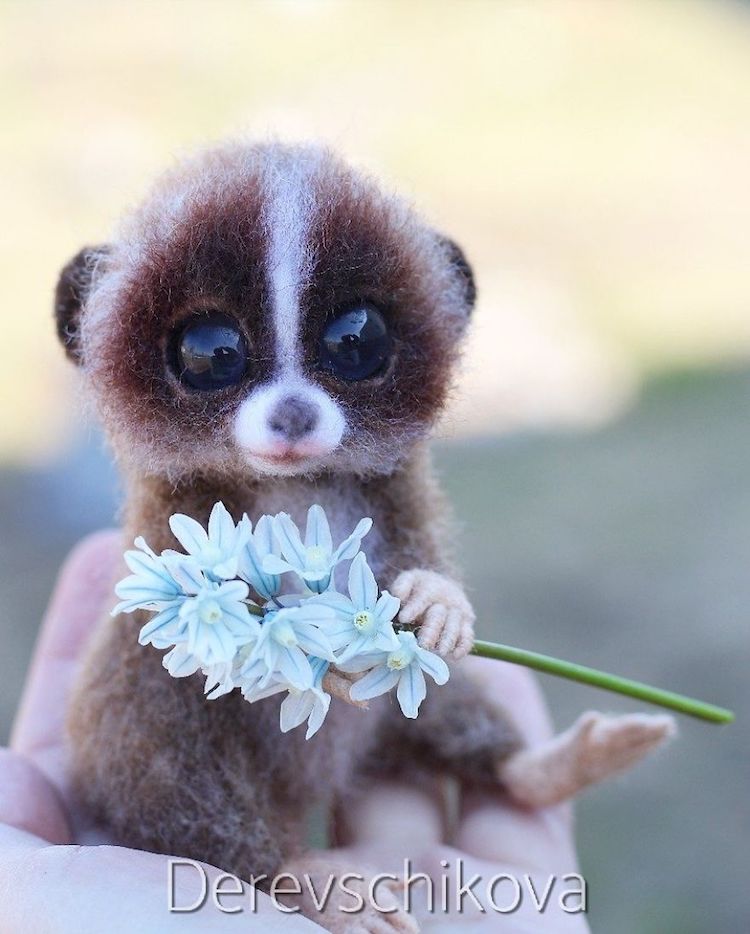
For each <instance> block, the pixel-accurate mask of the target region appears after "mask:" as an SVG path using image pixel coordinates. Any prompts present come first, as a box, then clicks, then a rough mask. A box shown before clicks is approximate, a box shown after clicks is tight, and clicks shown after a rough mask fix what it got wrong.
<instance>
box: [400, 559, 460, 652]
mask: <svg viewBox="0 0 750 934" xmlns="http://www.w3.org/2000/svg"><path fill="white" fill-rule="evenodd" d="M390 590H391V593H392V594H393V595H394V596H395V597H398V599H399V600H400V601H401V609H400V610H399V614H398V620H399V622H400V623H402V624H404V625H407V626H411V625H413V626H415V628H417V630H418V631H417V637H418V639H419V644H420V645H421V646H422V647H423V648H425V649H432V650H434V651H436V652H437V653H438V655H443V656H445V655H451V654H452V655H453V657H454V658H457V659H458V658H463V656H464V655H468V653H469V652H470V651H471V648H472V646H473V645H474V620H475V616H474V611H473V610H472V608H471V604H470V603H469V601H468V600H467V598H466V594H465V593H464V591H463V588H462V587H461V585H460V584H457V583H456V582H455V581H453V580H451V579H450V578H449V577H444V576H443V575H442V574H438V573H436V572H435V571H425V570H421V569H414V570H411V571H403V572H402V573H401V574H399V575H398V577H397V578H396V580H395V581H394V582H393V585H392V587H391V588H390Z"/></svg>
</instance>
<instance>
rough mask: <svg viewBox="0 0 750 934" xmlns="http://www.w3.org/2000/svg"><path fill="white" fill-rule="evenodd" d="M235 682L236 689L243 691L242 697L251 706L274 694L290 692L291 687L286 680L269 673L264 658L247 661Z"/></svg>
mask: <svg viewBox="0 0 750 934" xmlns="http://www.w3.org/2000/svg"><path fill="white" fill-rule="evenodd" d="M234 681H235V685H236V687H238V688H239V689H240V690H241V692H242V696H243V697H244V698H245V700H246V701H248V703H250V704H254V703H255V701H259V700H263V699H264V698H266V697H272V696H273V695H274V694H280V693H281V692H282V691H288V690H289V687H290V684H289V682H288V681H287V680H286V679H285V678H282V677H279V676H278V675H276V676H275V675H274V674H273V672H269V670H268V666H267V665H266V663H265V662H264V661H263V659H262V658H250V659H247V660H246V661H245V662H244V663H243V664H242V666H241V667H240V670H239V672H238V674H237V675H236V676H235V678H234Z"/></svg>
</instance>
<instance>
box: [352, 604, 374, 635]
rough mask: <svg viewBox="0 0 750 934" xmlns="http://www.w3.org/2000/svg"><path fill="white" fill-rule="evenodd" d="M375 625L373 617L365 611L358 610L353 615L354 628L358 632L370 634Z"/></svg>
mask: <svg viewBox="0 0 750 934" xmlns="http://www.w3.org/2000/svg"><path fill="white" fill-rule="evenodd" d="M374 625H375V617H374V616H373V615H372V613H369V612H368V611H367V610H360V611H359V612H358V613H355V614H354V626H355V628H356V629H358V630H359V631H360V632H365V633H368V632H372V629H373V627H374Z"/></svg>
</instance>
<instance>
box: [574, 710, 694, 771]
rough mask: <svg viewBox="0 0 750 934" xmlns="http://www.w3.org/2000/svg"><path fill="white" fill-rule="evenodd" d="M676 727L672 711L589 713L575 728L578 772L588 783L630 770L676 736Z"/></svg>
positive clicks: (575, 753)
mask: <svg viewBox="0 0 750 934" xmlns="http://www.w3.org/2000/svg"><path fill="white" fill-rule="evenodd" d="M675 729H676V728H675V722H674V719H673V718H672V717H670V716H669V715H668V714H642V713H634V714H622V715H620V716H607V715H606V714H601V713H596V712H589V713H585V714H583V715H582V716H581V717H579V718H578V720H577V722H576V723H574V724H573V727H572V728H571V732H572V742H571V746H572V748H573V749H574V751H575V752H574V755H575V758H576V760H577V765H578V771H579V773H580V774H581V777H582V778H583V779H584V780H585V781H587V782H588V781H592V780H593V781H599V780H600V779H601V778H602V777H605V776H607V775H609V774H612V773H615V772H620V771H622V770H624V769H627V768H628V767H629V766H631V765H634V764H635V763H636V762H638V761H639V760H640V759H642V758H643V757H644V756H645V755H646V754H647V753H648V752H650V751H651V750H652V749H654V748H656V747H657V746H659V745H660V744H661V743H662V742H664V740H666V739H669V738H670V737H671V736H674V734H675Z"/></svg>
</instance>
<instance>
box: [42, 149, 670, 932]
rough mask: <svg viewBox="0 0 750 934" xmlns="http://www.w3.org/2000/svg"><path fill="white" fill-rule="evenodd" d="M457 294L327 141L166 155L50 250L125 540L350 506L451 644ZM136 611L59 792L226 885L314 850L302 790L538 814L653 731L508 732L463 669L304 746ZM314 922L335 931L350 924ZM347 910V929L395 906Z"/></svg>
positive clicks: (422, 633) (465, 620)
mask: <svg viewBox="0 0 750 934" xmlns="http://www.w3.org/2000/svg"><path fill="white" fill-rule="evenodd" d="M474 298H475V289H474V282H473V278H472V273H471V270H470V267H469V265H468V264H467V262H466V260H465V259H464V256H463V254H462V253H461V251H460V250H459V249H458V247H456V245H455V244H453V243H452V242H451V241H450V240H448V239H446V238H444V237H442V236H439V235H437V234H436V233H435V232H434V231H433V230H432V229H430V227H428V226H426V225H425V224H424V223H422V222H421V221H420V220H419V219H418V218H417V217H415V216H414V214H413V213H412V211H411V210H410V209H409V208H408V207H407V206H405V205H404V203H402V202H401V201H399V200H397V199H395V198H394V197H392V196H391V195H387V194H384V193H383V192H382V191H381V190H379V188H378V187H377V186H376V185H375V184H373V183H372V182H371V181H370V180H369V179H367V178H363V177H362V176H360V175H358V174H356V173H354V172H353V171H351V170H350V169H348V168H347V167H345V166H344V165H342V164H341V162H339V161H338V159H336V158H335V157H334V156H332V155H331V154H330V153H329V152H327V151H325V150H321V149H318V148H314V147H288V146H283V145H278V144H269V145H245V144H234V145H227V146H224V147H221V148H218V149H215V150H212V151H208V152H205V153H203V154H201V155H198V156H197V157H194V158H192V159H191V160H189V161H187V162H186V163H185V164H184V165H182V166H181V167H178V168H177V169H176V170H174V171H172V172H171V173H170V174H168V175H167V176H166V177H165V178H163V179H162V180H161V181H160V182H159V183H158V185H157V186H156V187H155V189H154V190H153V191H152V193H151V195H150V196H149V197H148V198H147V200H146V201H145V203H144V204H142V205H141V207H140V208H138V209H137V210H136V211H135V212H134V213H133V214H132V216H131V217H130V218H129V219H127V221H126V222H125V223H124V225H123V226H122V229H121V231H120V233H119V234H118V236H117V237H116V239H115V240H114V242H112V243H111V244H110V245H108V246H106V247H101V248H95V249H84V250H82V251H81V252H80V253H79V254H78V255H77V256H76V257H75V258H74V259H73V260H72V261H71V262H70V263H69V264H68V266H67V267H66V268H65V269H64V270H63V273H62V276H61V279H60V282H59V285H58V289H57V295H56V314H57V321H58V328H59V334H60V336H61V338H62V340H63V342H64V344H65V347H66V349H67V352H68V354H69V356H70V357H71V358H72V359H73V360H74V361H75V362H76V363H78V364H79V366H80V367H81V371H82V374H83V376H84V379H85V386H86V390H87V392H88V393H89V394H90V395H91V396H93V398H94V399H95V401H96V403H97V407H98V411H99V414H100V417H101V420H102V421H103V424H104V426H105V429H106V431H107V433H108V436H109V438H110V441H111V444H112V446H113V448H114V451H115V454H116V456H117V460H118V463H119V466H120V468H121V471H122V475H123V479H124V485H125V491H126V497H125V512H124V516H125V534H124V541H123V545H124V546H125V545H130V543H131V542H132V540H133V538H134V537H135V536H136V535H143V536H144V537H145V538H146V540H147V541H148V542H149V544H150V545H151V546H152V547H153V548H154V549H155V550H157V551H160V550H162V549H164V548H168V547H174V546H175V544H176V543H175V541H174V540H173V539H172V538H171V534H170V531H169V525H168V519H169V517H170V515H172V514H173V513H176V512H180V513H186V514H188V515H190V516H193V517H194V518H196V519H198V520H199V521H201V522H203V523H205V521H206V519H207V517H208V513H209V511H210V509H211V507H212V506H213V504H214V503H216V502H218V501H222V502H223V503H224V504H225V505H226V506H227V507H228V509H229V510H230V512H231V513H232V514H233V516H234V519H235V520H239V518H240V517H241V516H242V514H243V513H247V514H248V515H249V516H250V517H251V518H253V519H255V518H257V517H258V516H259V515H261V514H264V513H269V514H274V513H277V512H279V511H282V510H283V511H286V512H289V513H290V514H291V515H292V518H293V519H295V521H297V522H298V523H299V522H301V521H303V519H304V515H305V513H306V510H307V509H308V507H309V506H310V505H311V504H313V503H320V504H321V505H322V506H323V507H324V509H325V511H326V513H327V515H328V517H329V519H330V520H331V524H332V526H333V528H334V538H337V537H338V540H341V538H343V537H344V535H346V534H348V533H349V532H350V531H351V529H352V528H353V527H354V525H355V524H356V522H357V521H358V520H359V519H360V518H361V517H362V516H371V517H372V518H373V520H374V526H373V531H372V532H371V533H370V535H369V537H368V540H367V543H366V549H367V556H368V560H369V563H370V565H371V566H372V568H373V571H374V573H375V576H376V578H377V580H378V581H379V583H380V585H381V587H383V588H386V587H387V588H388V589H389V590H390V591H391V592H392V593H393V594H395V595H396V596H397V597H399V598H400V600H401V601H402V606H401V610H400V620H399V621H400V622H401V623H402V624H407V625H413V626H416V627H418V634H419V640H420V641H421V643H422V645H424V646H426V647H428V648H432V649H434V650H436V651H437V652H439V654H440V655H443V656H453V657H454V658H456V657H460V656H461V655H465V654H466V653H467V652H468V651H469V649H470V648H471V645H472V640H473V622H474V615H473V613H472V609H471V606H470V604H469V602H468V600H467V598H466V596H465V594H464V591H463V589H462V587H461V585H460V584H459V583H458V582H457V581H456V580H454V579H452V577H451V576H450V568H451V567H452V564H451V563H449V561H448V557H447V554H446V538H447V535H446V532H445V527H444V508H443V502H442V499H441V496H440V493H439V490H438V488H437V486H436V484H435V481H434V479H433V476H432V473H431V468H430V462H429V458H428V453H427V451H426V449H425V438H426V435H427V434H428V432H429V429H430V427H431V426H432V425H433V423H434V422H435V419H436V417H437V416H438V415H439V413H440V411H441V409H442V407H443V404H444V401H445V399H446V394H447V392H448V390H449V387H450V385H451V380H452V378H453V375H454V369H455V366H456V362H457V359H458V356H459V346H460V344H461V339H462V337H463V335H464V331H465V329H466V325H467V322H468V320H469V316H470V312H471V309H472V305H473V303H474ZM144 621H145V619H144V618H143V617H141V616H140V615H139V614H132V615H129V616H122V617H119V618H117V619H109V618H107V619H105V620H103V621H102V624H101V626H100V628H99V629H98V631H97V633H96V635H95V637H94V645H93V647H92V648H91V650H90V653H89V655H88V658H87V659H86V662H85V665H84V669H83V671H82V674H81V677H80V680H79V683H78V687H77V693H76V696H75V699H74V702H73V705H72V710H71V713H70V718H69V727H70V737H71V742H72V761H73V770H74V777H75V781H76V787H77V789H78V794H79V797H80V800H81V803H82V805H83V806H84V808H85V809H86V810H87V812H88V815H89V816H90V818H91V819H92V820H93V821H96V822H98V823H99V824H101V825H104V826H105V827H106V828H107V830H108V833H109V835H110V836H112V837H114V839H116V840H118V841H119V842H121V843H123V844H126V845H130V846H135V847H139V848H143V849H146V850H153V851H158V852H162V853H170V854H176V855H182V856H189V857H194V858H196V859H201V860H205V861H207V862H210V863H213V864H215V865H216V866H219V867H221V868H223V869H225V870H229V871H232V872H234V873H236V874H237V875H239V876H241V877H243V878H245V879H249V878H250V877H252V876H258V875H260V874H263V873H265V874H267V875H268V876H269V878H270V877H272V876H273V875H274V873H276V872H278V871H280V870H281V869H282V868H284V867H285V868H288V867H289V865H290V861H296V863H295V865H297V866H300V867H302V868H301V870H300V871H306V869H308V868H311V867H314V865H315V859H314V858H313V857H311V856H310V857H307V856H305V854H304V828H305V826H306V814H307V812H308V811H309V809H310V807H311V805H313V804H319V803H320V802H321V801H327V802H335V801H336V799H340V798H342V797H343V796H345V795H349V794H350V793H351V791H352V789H353V788H355V787H361V786H362V785H363V783H364V782H365V781H366V779H367V777H368V776H373V775H375V774H376V773H377V774H379V775H383V774H395V773H401V774H403V773H405V772H411V773H414V772H416V771H418V770H420V769H421V770H429V771H430V772H431V773H433V774H434V773H446V774H452V775H454V776H458V777H459V778H460V779H461V781H462V782H464V783H467V784H472V783H474V784H475V783H482V784H484V785H488V784H489V785H492V784H497V785H498V786H502V787H503V788H504V789H505V790H506V792H507V793H508V794H509V795H510V796H511V797H512V798H513V799H515V800H516V801H517V802H518V803H519V804H520V805H523V806H530V807H539V806H544V805H548V804H551V803H553V802H556V801H560V800H561V799H563V798H566V797H568V796H570V795H573V794H574V793H576V792H577V791H578V790H580V789H581V788H583V787H584V786H586V785H588V784H590V783H591V782H593V781H597V780H599V779H601V778H603V777H605V776H607V775H609V774H610V773H612V772H615V771H617V770H619V769H621V768H624V767H625V766H628V765H630V764H632V763H633V762H635V761H636V760H638V759H639V758H640V757H641V756H643V755H644V754H645V753H646V751H647V750H649V749H650V748H652V747H653V746H655V745H656V744H658V743H659V742H660V741H661V740H662V739H663V738H664V737H665V736H666V735H667V733H669V731H670V728H671V727H670V721H669V719H668V718H664V717H646V716H624V717H617V718H605V717H603V716H601V715H598V714H589V715H587V716H585V717H583V718H582V719H581V720H579V721H578V723H577V724H576V725H575V726H574V727H573V728H571V729H570V730H569V731H568V732H566V733H564V734H562V735H561V736H559V737H557V738H556V739H555V740H554V741H552V742H551V743H549V744H548V745H545V746H542V747H539V748H534V749H522V748H519V743H518V741H517V739H516V734H515V732H514V730H513V728H512V727H511V725H510V723H509V722H508V721H507V720H506V719H505V717H504V716H503V714H502V712H501V711H499V710H498V708H497V705H493V704H491V703H489V702H488V700H486V699H485V697H484V696H483V694H482V691H481V689H480V688H479V687H477V686H475V685H474V684H473V683H472V682H470V681H469V680H468V679H467V678H466V676H465V675H463V673H462V671H461V670H460V667H459V669H457V670H454V671H453V673H452V677H451V679H450V681H449V682H448V683H447V684H446V685H445V686H443V687H440V688H436V689H433V690H432V691H431V692H430V693H429V694H428V697H427V699H426V701H425V702H424V704H423V707H422V710H421V712H420V715H419V717H418V719H416V720H407V719H405V718H404V717H403V716H402V715H401V714H400V712H399V711H398V710H397V708H396V707H395V705H394V704H393V703H392V702H391V700H390V699H389V698H387V697H386V698H379V699H378V701H376V702H373V703H372V704H371V707H370V710H369V711H366V712H363V711H361V710H359V709H356V708H355V707H354V706H351V705H348V704H346V703H343V702H342V701H340V700H336V701H334V703H333V704H332V705H331V712H330V714H329V716H328V719H327V721H326V723H325V724H324V726H323V727H322V729H321V730H320V732H319V733H318V734H317V735H316V736H315V737H314V738H313V739H312V740H310V742H306V741H305V739H304V735H303V733H302V731H301V730H296V731H293V732H291V733H288V734H281V733H280V732H279V729H278V699H277V698H270V699H268V700H265V701H260V702H258V703H255V704H252V705H250V704H248V703H246V702H245V701H244V700H243V698H242V697H241V696H240V694H239V692H237V691H235V692H233V693H231V694H229V695H226V696H224V697H222V698H220V699H218V700H214V701H210V702H209V701H207V700H206V699H205V698H204V696H203V684H202V680H201V678H200V676H199V675H196V676H193V677H190V678H186V679H180V680H177V679H175V678H172V677H170V676H169V675H168V674H167V672H166V671H165V670H164V669H163V668H162V664H161V657H160V655H159V654H158V653H157V652H155V651H153V650H151V649H147V648H143V647H141V646H140V645H139V644H138V630H139V628H140V626H141V625H142V624H143V623H144ZM329 684H331V686H332V687H333V688H334V689H336V684H337V683H336V680H335V678H334V679H332V680H331V681H330V682H329ZM338 687H339V688H340V687H341V685H340V684H338ZM339 693H341V692H340V691H339ZM405 855H406V854H405ZM349 868H351V869H356V867H349ZM318 869H320V867H319V866H318ZM315 917H316V920H317V921H319V922H320V923H322V924H323V925H324V926H327V927H329V928H331V929H334V930H336V929H342V930H343V929H345V928H346V923H347V918H349V919H350V921H351V917H352V916H350V915H345V914H338V915H336V916H334V915H331V916H330V917H328V916H323V917H321V916H319V915H316V916H315ZM355 917H356V924H358V925H360V928H358V930H367V929H370V927H372V929H375V928H377V930H382V925H383V924H384V923H386V922H387V923H388V924H392V925H393V926H394V927H397V928H398V927H401V928H405V927H408V926H409V925H410V924H411V921H410V919H408V918H407V917H406V916H404V915H403V914H401V913H400V912H398V913H396V914H389V915H376V914H375V913H373V915H372V917H370V916H369V915H367V914H365V915H357V916H355Z"/></svg>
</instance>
